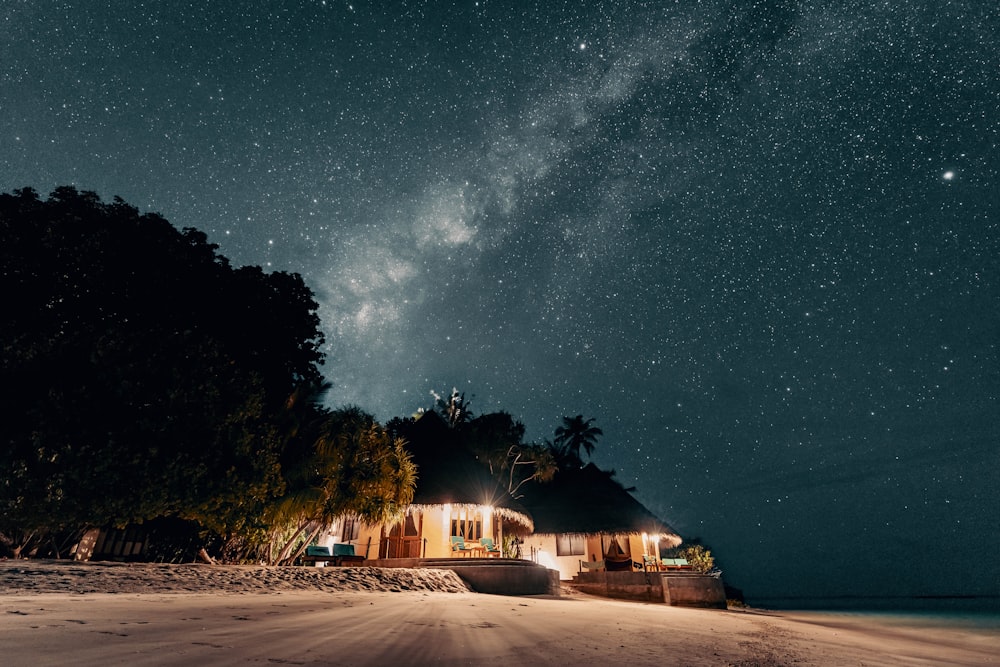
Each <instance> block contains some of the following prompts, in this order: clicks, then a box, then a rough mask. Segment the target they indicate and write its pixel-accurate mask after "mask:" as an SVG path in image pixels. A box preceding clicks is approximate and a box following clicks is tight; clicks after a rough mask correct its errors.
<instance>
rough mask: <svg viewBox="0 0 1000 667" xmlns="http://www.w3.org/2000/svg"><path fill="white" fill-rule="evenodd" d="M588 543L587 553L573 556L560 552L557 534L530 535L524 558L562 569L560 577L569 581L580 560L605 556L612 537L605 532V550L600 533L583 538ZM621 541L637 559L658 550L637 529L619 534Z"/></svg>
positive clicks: (523, 548) (525, 540)
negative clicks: (646, 542) (557, 547)
mask: <svg viewBox="0 0 1000 667" xmlns="http://www.w3.org/2000/svg"><path fill="white" fill-rule="evenodd" d="M582 539H583V541H584V544H585V547H584V553H582V554H573V555H570V556H559V555H557V554H558V551H557V549H556V535H551V534H549V535H538V534H535V535H529V536H528V537H525V538H524V544H523V545H522V546H521V551H522V553H523V556H524V557H525V558H531V559H532V560H534V561H535V562H536V563H538V564H539V565H544V566H545V567H547V568H549V569H552V570H556V571H558V572H559V578H560V579H562V580H564V581H567V580H569V579H572V578H573V577H575V576H576V575H577V574H578V573H579V572H580V561H581V560H586V561H597V560H602V559H603V558H604V553H605V552H606V551H607V548H608V547H609V546H610V545H611V538H610V537H607V536H605V537H604V540H603V547H604V551H602V550H601V544H602V542H601V536H600V535H594V536H588V537H584V538H582ZM618 544H620V545H621V547H622V548H623V549H626V550H627V551H628V552H629V554H630V555H631V557H632V560H633V561H635V562H637V563H642V555H643V554H644V553H648V554H650V555H654V554H655V551H654V549H655V544H654V543H649V544H645V541H644V540H643V537H642V534H641V533H635V534H632V535H628V536H627V537H625V536H620V537H619V538H618Z"/></svg>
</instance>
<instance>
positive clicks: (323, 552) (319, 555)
mask: <svg viewBox="0 0 1000 667" xmlns="http://www.w3.org/2000/svg"><path fill="white" fill-rule="evenodd" d="M300 560H301V561H302V564H303V565H305V564H306V563H323V564H324V565H326V564H327V562H329V561H331V560H333V554H331V553H330V547H319V546H316V545H312V546H308V547H306V552H305V553H304V554H302V556H300Z"/></svg>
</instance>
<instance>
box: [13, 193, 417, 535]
mask: <svg viewBox="0 0 1000 667" xmlns="http://www.w3.org/2000/svg"><path fill="white" fill-rule="evenodd" d="M0 239H2V241H3V242H2V243H0V267H2V273H0V294H3V295H4V297H3V298H4V302H5V308H4V311H5V312H4V317H3V318H2V319H0V350H2V356H0V382H2V384H3V386H4V387H5V390H6V391H5V399H4V403H5V405H4V414H5V417H4V427H3V431H2V435H0V517H3V518H2V519H0V523H2V524H4V525H0V530H8V531H10V530H13V529H20V530H36V529H39V528H47V529H59V528H61V527H78V526H86V525H108V524H113V525H124V524H126V523H130V522H142V521H144V520H148V519H151V518H155V517H163V516H173V517H179V518H182V519H188V520H192V521H196V522H198V524H199V525H201V526H203V527H204V528H206V529H209V530H211V531H214V532H216V533H218V534H219V535H223V536H224V535H227V534H232V533H233V532H235V531H239V530H246V529H249V528H251V527H256V528H260V527H261V525H262V524H261V522H262V521H263V520H264V518H265V517H266V516H267V512H268V511H269V510H268V508H272V507H274V505H275V503H276V502H277V499H279V498H281V497H282V495H283V494H284V493H285V492H286V488H287V487H288V486H289V484H291V483H293V482H294V481H295V480H296V479H299V478H296V477H295V474H293V472H292V471H294V470H295V469H296V468H297V467H301V460H296V457H299V458H300V459H302V458H304V459H307V460H315V458H316V457H317V456H318V454H317V452H318V451H319V450H318V449H317V448H318V447H319V446H320V445H317V444H316V442H317V440H323V442H326V443H328V444H327V445H324V446H325V450H322V452H321V453H323V454H325V456H326V458H327V460H328V461H329V459H330V457H331V456H334V453H332V452H331V451H330V445H329V443H333V444H334V446H335V447H334V448H336V446H339V447H340V450H338V451H339V454H338V456H339V458H337V457H334V458H335V459H336V461H338V462H339V463H340V464H342V465H340V468H338V471H339V472H337V471H331V469H330V468H329V466H328V467H327V469H326V470H325V471H324V474H325V477H324V480H323V482H324V483H326V484H328V485H331V486H332V487H334V488H340V489H341V494H340V495H336V494H335V497H336V498H338V499H339V500H337V501H336V502H335V503H334V505H335V506H336V507H337V508H340V509H344V508H348V509H350V505H351V504H350V502H347V501H344V500H343V493H350V492H351V488H350V487H349V486H344V484H345V483H344V474H345V472H344V471H345V470H346V469H347V468H349V467H352V470H354V469H357V468H359V466H360V467H365V470H363V471H362V472H363V473H364V474H363V475H361V474H358V475H355V476H354V477H355V478H356V480H355V482H352V483H355V484H364V483H367V482H366V481H365V480H370V479H371V478H373V477H377V476H378V475H389V476H395V477H393V479H394V480H395V483H396V484H397V487H398V488H396V487H393V488H390V489H388V490H386V489H385V488H380V487H379V485H378V484H377V483H376V484H374V486H373V488H376V489H378V490H379V492H380V493H381V494H382V495H381V496H380V497H381V501H380V502H383V504H384V503H389V504H391V503H393V502H399V501H405V499H406V495H405V489H406V488H409V486H412V479H410V478H408V477H407V469H406V468H405V465H403V466H402V472H401V469H400V461H395V462H390V463H392V465H388V466H387V467H386V466H384V465H383V466H382V467H379V466H380V465H382V463H384V460H383V459H379V458H378V455H380V453H384V452H386V451H387V452H390V453H392V452H394V451H395V449H396V445H395V444H394V443H392V442H390V441H388V439H387V437H386V436H385V434H384V433H383V432H381V431H380V430H379V429H378V428H376V425H374V423H373V420H372V423H366V424H367V425H365V426H364V427H359V426H357V425H353V426H351V427H350V428H348V427H347V426H345V424H343V423H342V422H343V419H341V420H340V421H339V422H337V421H336V419H335V417H336V416H331V415H329V414H326V413H325V412H324V411H323V410H322V408H320V407H319V406H318V404H316V403H315V402H309V401H306V406H307V407H306V408H304V410H305V413H308V414H303V412H302V410H299V412H298V417H295V411H296V408H295V407H294V406H293V405H292V402H291V401H290V400H289V398H290V397H291V396H293V395H294V394H295V393H296V391H297V390H300V389H302V388H303V387H316V386H319V385H320V384H321V383H322V380H321V375H320V371H319V368H318V366H319V364H321V363H322V362H323V354H322V352H321V347H322V345H323V342H324V340H323V335H322V333H321V332H320V329H319V324H320V320H319V317H318V315H317V307H318V306H317V303H316V302H315V300H314V299H313V295H312V292H311V291H310V290H309V288H308V287H307V286H306V285H305V284H304V282H303V281H302V278H301V277H300V276H299V275H297V274H291V273H282V272H276V273H265V272H264V271H262V270H261V269H260V268H259V267H242V268H233V267H232V266H231V265H230V263H229V261H228V260H227V259H226V258H225V257H223V256H221V255H219V254H218V253H217V246H215V245H213V244H210V243H208V241H207V237H206V235H205V234H204V233H202V232H200V231H197V230H195V229H190V228H185V229H183V230H178V229H176V228H175V227H173V226H172V225H171V224H170V223H168V222H167V221H166V220H165V219H163V218H162V217H160V216H159V215H155V214H140V213H139V212H138V211H137V209H135V208H133V207H131V206H129V205H127V204H125V203H124V202H123V201H122V200H120V199H117V198H116V199H115V200H114V201H113V202H112V203H104V202H102V201H101V200H100V198H99V197H98V196H97V195H96V194H94V193H91V192H78V191H77V190H75V189H74V188H70V187H61V188H58V189H56V190H55V191H54V192H53V193H52V194H51V196H50V197H49V198H48V199H47V200H42V199H41V198H39V196H38V195H37V193H35V192H34V191H33V190H31V189H27V188H26V189H23V190H17V191H15V192H13V193H10V194H0ZM310 420H312V421H314V422H319V424H320V426H318V427H317V429H318V430H316V429H314V430H313V431H312V432H311V434H312V436H313V437H314V440H313V441H310V442H306V443H305V444H302V443H301V439H302V438H303V437H306V436H305V434H307V433H310V432H309V430H308V429H305V430H303V429H300V428H299V427H300V426H301V424H302V423H303V422H304V421H310ZM338 429H339V430H338ZM345 432H352V433H354V434H355V435H353V436H351V437H346V436H343V433H345ZM352 438H353V439H352ZM324 439H325V440H324ZM372 457H374V458H372ZM379 462H382V463H379ZM404 463H405V462H404ZM373 466H374V467H373ZM394 466H395V467H394ZM355 472H356V470H355ZM366 475H367V477H365V476H366ZM358 480H360V481H358ZM390 486H392V484H390ZM400 489H403V492H402V493H400V492H399V490H400ZM298 490H301V489H298ZM334 505H330V506H329V507H328V508H327V509H328V510H329V508H330V507H333V506H334ZM361 509H362V510H363V511H368V512H373V513H377V512H379V511H383V510H385V507H384V506H383V505H379V504H378V502H376V504H375V505H372V506H371V507H368V508H361Z"/></svg>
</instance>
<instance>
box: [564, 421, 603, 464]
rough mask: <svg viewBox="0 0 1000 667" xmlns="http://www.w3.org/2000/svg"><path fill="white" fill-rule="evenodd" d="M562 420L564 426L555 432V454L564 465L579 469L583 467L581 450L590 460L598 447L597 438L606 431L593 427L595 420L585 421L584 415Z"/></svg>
mask: <svg viewBox="0 0 1000 667" xmlns="http://www.w3.org/2000/svg"><path fill="white" fill-rule="evenodd" d="M562 420H563V423H562V426H560V427H558V428H557V429H556V432H555V436H556V437H555V441H554V442H553V445H552V449H553V452H554V454H555V456H556V458H557V459H558V460H559V461H560V462H561V464H562V465H568V466H575V467H577V468H579V467H581V466H582V465H583V458H582V457H581V456H580V450H581V449H582V450H583V451H584V452H586V454H587V458H590V455H591V454H593V453H594V448H595V447H596V445H597V438H598V437H599V436H602V435H604V431H602V430H601V429H599V428H597V427H596V426H594V425H593V423H594V420H593V418H591V419H584V418H583V415H577V416H575V417H563V419H562Z"/></svg>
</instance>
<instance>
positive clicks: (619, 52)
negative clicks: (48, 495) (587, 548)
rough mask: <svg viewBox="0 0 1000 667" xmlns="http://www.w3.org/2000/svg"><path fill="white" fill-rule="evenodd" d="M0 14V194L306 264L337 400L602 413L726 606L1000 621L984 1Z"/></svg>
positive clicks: (15, 1) (990, 15)
mask: <svg viewBox="0 0 1000 667" xmlns="http://www.w3.org/2000/svg"><path fill="white" fill-rule="evenodd" d="M4 8H5V11H4V12H3V15H2V16H0V189H2V190H3V191H10V190H12V189H14V188H19V187H24V186H32V187H34V188H35V189H37V190H39V191H40V192H41V193H42V194H43V195H44V194H47V193H48V192H49V191H50V190H51V189H52V188H54V187H55V186H58V185H68V184H71V185H76V186H77V187H79V188H80V189H86V190H94V191H96V192H97V193H98V194H100V195H101V196H102V198H104V199H105V200H110V199H111V198H112V197H113V196H115V195H120V196H121V197H123V198H124V199H125V200H126V201H127V202H129V203H130V204H133V205H135V206H137V207H139V208H140V209H141V210H143V211H155V212H159V213H161V214H162V215H164V216H165V217H166V218H167V219H168V220H170V221H171V222H172V223H174V224H175V225H176V226H178V227H197V228H199V229H201V230H203V231H205V232H206V233H208V234H209V238H210V240H211V241H212V242H214V243H217V244H219V246H220V252H221V253H222V254H224V255H225V256H227V257H229V258H230V259H231V260H232V261H233V263H234V264H237V265H241V264H257V265H261V266H264V267H265V268H269V269H272V270H284V271H295V272H299V273H301V274H302V275H303V276H304V278H305V280H306V282H307V283H308V284H309V286H310V287H311V288H312V289H313V291H314V292H315V293H316V295H317V298H318V300H319V301H320V303H321V316H322V318H323V328H324V330H325V332H326V335H327V338H328V347H327V350H326V352H327V354H328V360H327V364H326V366H325V372H326V374H327V375H328V377H329V379H330V380H331V381H332V382H333V385H334V387H333V389H332V391H331V392H330V394H329V399H330V403H331V405H342V404H347V403H349V404H356V405H359V406H361V407H363V408H365V409H367V410H369V411H370V412H372V413H374V414H375V415H376V417H377V418H378V419H380V420H382V421H386V420H388V419H389V418H391V417H393V416H401V415H409V414H411V413H413V412H414V411H415V410H416V409H417V408H419V407H422V406H429V405H430V404H431V402H432V400H433V398H432V396H431V394H430V392H431V391H432V390H434V391H437V392H439V393H442V394H444V393H447V392H448V391H450V390H451V388H452V387H457V388H458V389H459V390H460V391H463V392H465V393H466V397H467V398H471V399H472V404H471V407H472V409H473V411H474V412H476V413H482V412H489V411H493V410H497V409H504V410H507V411H508V412H510V413H511V414H513V415H514V416H515V417H516V418H518V419H520V420H521V421H522V422H524V424H525V425H526V426H527V428H528V437H529V438H530V439H534V440H537V441H541V439H543V438H551V436H552V432H553V430H554V429H555V427H556V426H558V425H559V423H560V418H561V417H562V416H564V415H576V414H583V415H585V416H586V417H594V418H595V419H596V425H598V426H600V427H601V428H603V430H604V434H605V435H604V438H603V439H602V440H601V441H600V442H599V444H598V449H597V451H596V452H595V454H594V460H595V462H596V463H597V464H598V465H600V466H602V467H606V468H611V467H613V468H615V469H616V470H617V478H618V479H619V480H620V481H622V482H623V483H624V484H625V485H626V486H632V485H635V486H636V487H637V491H636V495H637V497H638V498H639V499H640V500H641V501H642V502H643V503H645V504H646V505H647V506H648V507H649V508H650V509H651V510H653V511H654V512H656V513H657V514H659V515H660V516H662V518H663V519H665V520H666V521H667V522H669V523H671V524H672V525H673V526H674V527H675V528H676V529H677V530H678V532H680V533H681V534H682V535H683V536H685V537H687V538H693V537H700V538H702V539H703V540H704V541H705V542H706V543H707V544H708V545H709V546H710V547H711V548H712V549H713V551H714V553H715V554H716V556H717V557H718V558H719V560H720V563H719V564H720V565H721V566H722V567H723V569H724V570H725V576H726V579H727V580H728V581H729V582H730V583H733V584H735V585H737V586H740V587H742V588H743V589H744V590H745V591H746V593H747V594H748V595H750V596H772V595H808V596H819V595H844V594H875V595H881V594H891V595H949V594H994V595H996V594H1000V584H998V582H1000V555H998V554H1000V528H998V526H1000V491H998V487H1000V447H998V445H1000V443H998V440H1000V405H998V403H1000V359H998V344H1000V274H998V269H1000V259H998V258H1000V179H998V176H1000V174H998V172H1000V146H998V143H1000V10H998V9H997V7H996V4H995V3H994V2H990V1H985V0H956V1H951V2H945V1H943V0H933V1H932V0H927V1H922V0H919V1H918V0H912V1H907V0H900V1H899V2H874V1H868V2H834V1H824V0H813V1H804V2H794V1H791V0H788V1H779V0H761V1H758V2H751V1H750V0H747V1H745V2H744V1H743V0H732V1H730V2H722V1H719V2H712V1H705V2H694V1H693V0H685V1H683V2H680V1H678V2H666V1H665V2H630V1H628V0H614V1H613V2H606V3H600V2H579V1H577V0H574V1H571V2H559V1H552V0H546V1H545V2H538V3H528V2H522V3H514V2H499V1H488V0H480V1H479V2H475V1H473V0H462V1H461V2H366V1H364V0H353V1H351V2H341V1H336V2H335V1H333V0H327V1H326V2H307V1H304V0H285V1H283V2H277V1H274V2H262V1H252V0H251V1H244V2H228V1H213V2H208V1H207V0H206V1H205V2H165V1H163V2H157V1H155V0H153V1H148V0H147V1H146V2H135V1H126V2H102V1H99V0H76V1H66V2H60V1H51V2H50V1H42V0H11V1H10V2H8V3H5V5H4Z"/></svg>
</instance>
